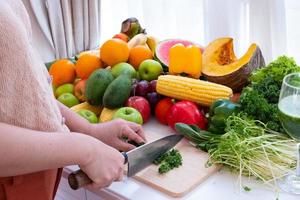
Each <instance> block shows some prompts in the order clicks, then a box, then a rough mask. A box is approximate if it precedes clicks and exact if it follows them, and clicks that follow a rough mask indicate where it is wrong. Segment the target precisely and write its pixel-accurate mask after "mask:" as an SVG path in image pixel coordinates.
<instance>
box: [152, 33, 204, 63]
mask: <svg viewBox="0 0 300 200" xmlns="http://www.w3.org/2000/svg"><path fill="white" fill-rule="evenodd" d="M175 44H183V45H184V46H189V45H196V46H199V48H200V49H201V51H202V52H203V48H202V47H201V46H200V45H198V44H196V43H194V42H191V41H188V40H181V39H168V40H163V41H161V42H159V43H158V45H157V47H156V49H155V56H156V58H157V59H158V60H159V61H160V62H161V63H162V64H164V65H165V66H169V51H170V48H171V47H172V46H174V45H175Z"/></svg>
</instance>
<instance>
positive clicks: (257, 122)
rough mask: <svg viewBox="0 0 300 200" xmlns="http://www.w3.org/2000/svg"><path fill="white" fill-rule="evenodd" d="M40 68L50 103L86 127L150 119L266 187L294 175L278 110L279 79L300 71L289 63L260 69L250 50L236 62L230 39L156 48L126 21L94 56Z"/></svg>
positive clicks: (255, 50) (256, 51) (254, 49)
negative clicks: (49, 86)
mask: <svg viewBox="0 0 300 200" xmlns="http://www.w3.org/2000/svg"><path fill="white" fill-rule="evenodd" d="M46 66H47V67H48V69H49V73H50V75H52V76H53V89H54V94H55V96H56V98H57V99H58V100H59V101H60V102H62V103H63V104H65V105H66V106H68V107H70V108H71V109H72V110H73V111H75V112H77V113H78V114H79V115H81V116H83V117H84V118H86V119H87V120H88V121H90V122H91V123H98V122H105V121H109V120H112V119H115V118H123V119H125V120H128V121H132V122H136V123H139V124H143V123H146V122H147V121H148V120H149V118H150V116H151V114H153V115H155V117H156V119H157V120H158V121H159V122H160V123H162V124H166V125H169V126H170V127H171V128H173V129H174V130H175V131H177V132H178V133H180V134H183V135H185V136H186V138H188V139H189V140H190V141H191V142H193V143H194V144H195V146H196V147H198V148H200V149H202V150H204V151H207V152H208V153H209V154H210V162H211V163H213V164H222V165H225V166H227V167H229V168H231V169H233V170H236V171H238V172H239V174H240V175H242V174H243V175H246V176H256V177H257V178H259V179H260V180H263V181H264V182H265V183H270V181H271V180H276V179H277V178H278V177H282V176H283V175H285V174H286V173H289V171H290V170H291V169H293V168H294V167H295V162H296V155H295V152H296V150H295V142H294V141H293V140H292V139H291V138H289V137H288V136H287V135H286V134H284V130H283V129H282V126H281V124H280V123H279V120H278V113H279V111H278V106H277V104H278V97H279V93H280V87H281V84H282V79H283V77H284V76H285V75H287V74H289V73H292V72H299V71H300V67H299V66H297V64H296V63H295V62H294V60H293V59H292V58H288V57H286V56H281V57H279V58H278V59H277V60H275V61H273V62H271V63H269V64H268V65H267V66H265V62H264V58H263V55H262V52H261V50H260V48H259V47H258V45H257V44H251V45H250V47H249V48H248V50H247V52H246V53H245V54H244V55H243V56H242V57H241V58H237V57H236V56H235V54H234V50H233V39H232V38H218V39H216V40H214V41H212V42H211V43H209V44H208V46H207V47H205V48H203V47H201V46H200V45H198V44H197V43H194V42H191V41H187V40H181V39H168V40H163V41H158V40H157V39H155V38H154V37H152V36H149V35H147V34H146V32H145V29H143V28H142V27H141V26H140V24H139V22H138V20H137V19H135V18H129V19H127V20H125V21H124V22H123V23H122V28H121V32H120V33H118V34H116V35H115V36H113V38H111V39H108V40H107V41H105V42H104V43H103V44H102V45H101V46H100V48H99V49H96V50H92V51H86V52H82V53H80V54H79V55H78V56H76V57H75V58H74V59H73V58H72V59H62V60H57V61H54V62H52V63H48V64H47V65H46ZM298 83H299V82H298ZM240 93H241V96H240ZM262 166H263V167H262Z"/></svg>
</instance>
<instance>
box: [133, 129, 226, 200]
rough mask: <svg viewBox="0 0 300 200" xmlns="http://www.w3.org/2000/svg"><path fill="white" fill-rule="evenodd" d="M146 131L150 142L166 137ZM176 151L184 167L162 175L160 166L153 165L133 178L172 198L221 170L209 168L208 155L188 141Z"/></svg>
mask: <svg viewBox="0 0 300 200" xmlns="http://www.w3.org/2000/svg"><path fill="white" fill-rule="evenodd" d="M145 131H146V137H147V139H148V141H153V140H156V139H159V138H161V137H164V136H166V135H162V134H161V133H160V132H159V131H153V130H151V131H149V130H145ZM175 149H178V150H179V152H180V153H181V155H182V159H183V162H182V166H180V167H179V168H176V169H173V170H171V171H169V172H168V173H166V174H164V175H161V174H159V173H158V166H156V165H151V166H149V167H147V168H146V169H144V170H142V171H140V172H139V173H137V174H136V175H135V176H134V177H133V178H135V179H136V180H138V181H140V182H142V183H144V184H146V185H149V186H150V187H152V188H154V189H156V190H159V191H161V192H163V193H166V194H167V195H170V196H172V197H181V196H183V195H184V194H186V193H188V192H190V191H191V190H193V189H194V188H195V187H196V186H198V185H199V184H200V183H202V182H203V181H205V180H206V179H207V178H208V177H209V176H211V175H212V174H214V173H215V172H217V171H218V170H219V168H220V167H218V166H215V165H213V166H210V167H207V166H206V162H207V160H208V154H207V153H206V152H203V151H200V150H198V149H196V148H195V147H193V146H192V145H191V144H190V143H188V141H187V140H186V139H182V140H181V141H180V142H179V143H178V144H177V145H176V146H175Z"/></svg>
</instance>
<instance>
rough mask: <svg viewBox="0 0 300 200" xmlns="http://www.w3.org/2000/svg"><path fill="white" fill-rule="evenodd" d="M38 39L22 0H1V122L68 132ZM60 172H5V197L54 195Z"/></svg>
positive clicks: (1, 188) (0, 194) (1, 184)
mask: <svg viewBox="0 0 300 200" xmlns="http://www.w3.org/2000/svg"><path fill="white" fill-rule="evenodd" d="M33 39H34V38H32V36H31V27H30V21H29V17H28V15H27V13H26V10H25V7H24V5H23V4H22V2H21V1H20V0H5V1H2V0H0V122H2V123H7V124H11V125H15V126H19V127H23V128H28V129H32V130H39V131H44V132H49V134H51V132H55V131H59V132H69V130H68V128H67V127H66V126H65V125H64V122H63V121H64V120H63V117H62V115H61V113H60V111H59V108H58V105H57V103H56V100H55V98H54V95H53V92H52V87H51V81H50V80H51V79H50V77H49V75H48V72H47V70H46V68H45V65H44V63H43V62H42V60H41V59H40V58H39V56H38V55H37V54H36V53H35V52H34V48H33V47H32V40H33ZM0 131H1V130H0ZM0 139H1V138H0ZM29 164H30V163H29ZM60 172H61V171H60V170H58V169H53V170H47V171H42V172H37V173H32V174H27V175H22V176H16V177H2V178H0V200H3V199H9V200H17V199H22V200H24V199H25V200H26V199H53V198H54V194H55V190H56V186H57V183H58V180H59V178H60Z"/></svg>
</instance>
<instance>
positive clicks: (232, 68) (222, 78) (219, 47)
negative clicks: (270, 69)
mask: <svg viewBox="0 0 300 200" xmlns="http://www.w3.org/2000/svg"><path fill="white" fill-rule="evenodd" d="M263 66H265V61H264V58H263V56H262V53H261V50H260V48H259V47H258V46H257V45H256V44H251V45H250V47H249V48H248V51H247V52H246V53H245V54H244V55H243V56H242V57H241V58H239V59H238V58H236V56H235V54H234V50H233V39H232V38H219V39H216V40H214V41H213V42H211V43H210V44H209V45H208V46H207V47H206V48H205V51H204V53H203V60H202V73H203V76H204V77H205V78H206V79H207V80H208V81H211V82H215V83H219V84H223V85H226V86H228V87H230V88H232V89H233V91H235V92H238V91H241V90H242V88H243V87H245V86H246V85H247V84H248V77H249V76H250V74H251V72H252V71H253V70H255V69H257V68H260V67H263Z"/></svg>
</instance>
